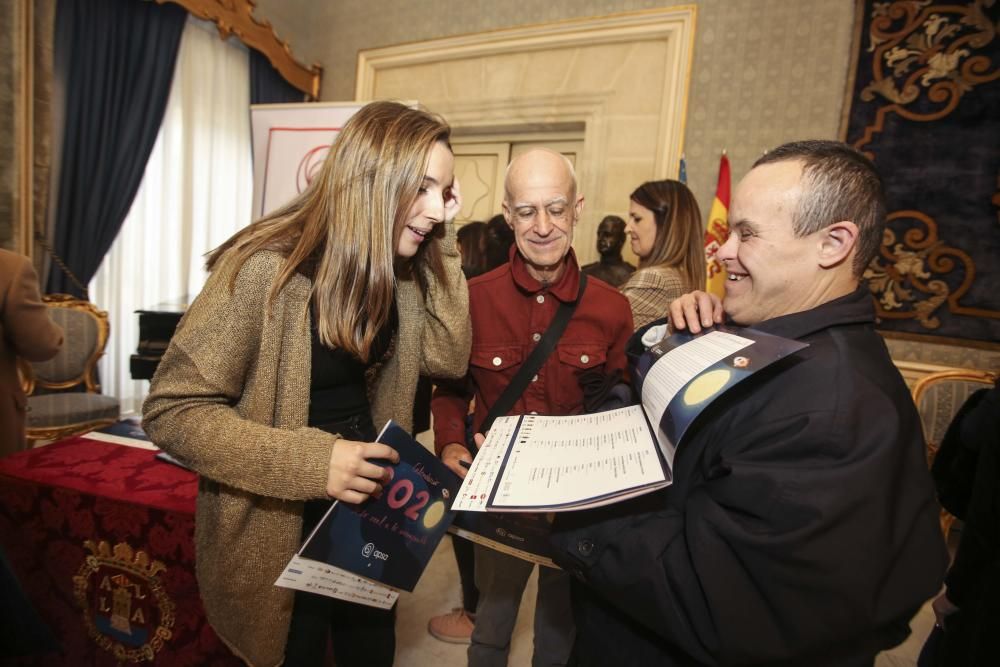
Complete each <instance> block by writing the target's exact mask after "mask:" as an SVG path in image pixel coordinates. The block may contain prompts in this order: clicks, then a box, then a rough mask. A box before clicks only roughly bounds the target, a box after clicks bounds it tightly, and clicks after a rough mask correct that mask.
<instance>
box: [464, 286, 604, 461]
mask: <svg viewBox="0 0 1000 667" xmlns="http://www.w3.org/2000/svg"><path fill="white" fill-rule="evenodd" d="M586 288H587V276H585V275H584V274H582V273H581V274H580V290H579V292H577V295H576V301H573V302H572V303H560V304H559V309H558V310H557V311H556V315H555V317H553V318H552V323H551V324H549V328H548V329H546V330H545V333H544V334H542V338H541V340H539V341H538V345H536V346H535V348H534V349H533V350H532V351H531V354H529V355H528V358H527V359H525V361H524V363H523V364H521V368H519V369H518V371H517V373H515V374H514V377H513V378H512V379H511V381H510V384H508V385H507V386H506V387H505V388H504V390H503V393H501V394H500V397H499V398H498V399H497V400H496V402H495V403H493V407H491V408H490V411H489V412H488V413H487V415H486V419H485V420H484V421H483V423H482V425H481V426H480V427H479V431H480V432H481V433H485V432H486V431H488V430H490V427H491V426H493V421H494V420H495V419H496V418H497V417H500V416H502V415H505V414H507V413H508V412H509V411H510V409H511V408H512V407H514V403H516V402H517V399H518V398H520V397H521V394H523V393H524V390H525V389H526V388H527V387H528V383H529V382H531V378H533V377H534V376H535V374H536V373H538V370H539V369H540V368H541V367H542V364H544V363H545V360H546V359H548V358H549V355H550V354H552V351H553V350H555V349H556V343H558V342H559V337H560V336H562V334H563V331H565V330H566V325H567V324H569V321H570V318H572V317H573V311H575V310H576V306H577V304H579V303H580V300H581V299H582V298H583V291H584V290H585V289H586ZM473 446H475V445H474V443H473Z"/></svg>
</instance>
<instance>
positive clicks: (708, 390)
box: [684, 368, 732, 405]
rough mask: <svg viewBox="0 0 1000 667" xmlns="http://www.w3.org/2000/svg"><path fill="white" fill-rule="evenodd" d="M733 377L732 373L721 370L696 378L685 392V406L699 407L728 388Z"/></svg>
mask: <svg viewBox="0 0 1000 667" xmlns="http://www.w3.org/2000/svg"><path fill="white" fill-rule="evenodd" d="M731 375H732V372H731V371H728V370H726V369H724V368H721V369H719V370H715V371H709V372H707V373H705V374H704V375H702V376H701V377H697V378H695V379H694V381H692V382H691V384H690V385H689V386H688V388H687V391H685V392H684V405H697V404H698V403H701V402H702V401H707V400H708V399H710V398H712V397H713V396H715V395H716V394H717V393H718V392H719V390H720V389H722V388H723V387H725V386H726V383H727V382H729V378H730V376H731Z"/></svg>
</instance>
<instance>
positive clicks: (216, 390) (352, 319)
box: [143, 102, 470, 667]
mask: <svg viewBox="0 0 1000 667" xmlns="http://www.w3.org/2000/svg"><path fill="white" fill-rule="evenodd" d="M449 132H450V130H449V127H448V126H447V125H446V124H445V123H444V121H442V120H441V119H440V118H437V117H435V116H432V115H430V114H428V113H426V112H424V111H420V110H415V109H411V108H408V107H406V106H404V105H401V104H396V103H392V102H375V103H372V104H369V105H367V106H365V107H363V108H362V109H361V110H359V111H358V112H357V113H356V114H355V115H354V116H353V117H352V118H351V119H350V120H349V121H348V122H347V123H346V125H345V126H344V128H343V130H342V131H341V133H340V135H339V136H338V137H337V139H336V141H335V142H334V144H333V145H332V146H331V147H330V153H329V155H328V156H327V158H326V161H325V162H324V165H323V167H322V169H321V171H320V173H319V174H318V176H317V177H316V178H315V180H313V182H312V183H311V184H310V185H309V187H308V188H307V189H306V191H305V192H303V193H302V194H301V195H300V196H298V197H297V198H296V199H295V200H293V201H292V202H291V203H289V204H287V205H286V206H285V207H284V208H282V209H280V210H278V211H277V212H275V213H272V214H269V215H268V216H266V217H265V218H263V219H262V220H259V221H257V222H255V223H254V224H252V225H250V226H249V227H247V228H246V229H244V230H242V231H240V232H238V233H237V234H235V235H234V236H233V237H232V238H230V239H229V240H228V241H226V242H225V243H224V244H223V245H222V246H220V247H219V248H218V249H216V250H215V251H213V252H212V253H211V254H210V256H209V258H208V269H209V271H210V272H211V274H210V276H209V278H208V281H207V283H206V284H205V287H204V289H203V290H202V292H201V294H200V295H199V296H198V298H197V299H196V300H195V301H194V303H192V304H191V307H190V308H189V309H188V311H187V314H186V315H185V317H184V319H183V320H182V322H181V324H180V326H179V327H178V329H177V332H176V334H175V335H174V337H173V338H172V340H171V343H170V347H169V349H168V350H167V352H166V354H165V355H164V357H163V361H162V362H161V363H160V366H159V369H158V370H157V372H156V375H155V377H154V378H153V382H152V386H151V388H150V394H149V397H148V398H147V399H146V402H145V405H144V410H143V413H144V421H143V427H144V428H145V429H146V432H147V433H148V434H149V436H150V438H151V439H152V441H153V442H154V443H156V444H157V445H158V446H160V447H162V448H163V449H165V450H166V451H168V452H169V453H171V454H173V455H175V456H176V457H178V458H179V459H181V460H183V461H184V462H185V463H186V464H188V465H189V466H190V467H191V468H193V469H194V470H195V471H197V472H198V474H199V475H200V481H199V490H198V503H197V516H196V523H195V544H196V549H197V570H198V584H199V588H200V592H201V596H202V599H203V601H204V604H205V611H206V614H207V617H208V620H209V621H210V623H211V624H212V626H213V627H214V628H215V630H216V632H217V633H218V635H219V636H220V637H221V638H222V639H223V640H224V641H225V642H226V643H227V644H228V645H229V646H230V648H232V650H233V651H234V652H235V653H236V655H238V656H239V657H240V658H242V659H243V660H245V661H247V662H248V663H249V664H251V665H266V666H271V665H277V664H281V663H282V661H283V660H284V664H285V665H290V666H297V665H307V664H308V665H320V664H323V660H324V657H325V655H326V650H327V642H328V637H329V635H330V634H331V632H332V636H333V650H334V657H335V659H336V663H337V665H338V666H340V667H350V666H352V665H391V664H392V661H393V655H394V650H395V629H394V622H395V616H394V612H393V611H383V610H378V609H374V608H370V607H363V606H360V605H355V604H350V603H347V602H342V601H339V600H333V599H331V598H326V597H321V596H318V595H314V594H309V593H294V594H293V592H292V591H290V590H288V589H285V588H278V587H276V586H275V585H274V582H275V581H276V579H277V578H278V575H279V574H280V573H281V572H282V570H283V569H284V567H285V565H286V564H287V563H288V560H289V559H290V558H291V557H292V555H293V554H295V552H296V551H297V550H298V548H299V545H300V544H301V542H302V538H303V534H304V532H305V531H308V530H309V529H310V528H311V527H312V525H313V524H315V523H316V522H317V521H318V519H319V518H320V517H321V515H322V513H323V511H324V510H325V509H326V508H327V507H329V501H330V499H337V500H343V501H345V502H347V503H360V502H363V501H364V500H366V499H367V498H368V497H369V496H371V495H372V494H378V493H380V492H381V488H382V484H384V483H385V482H386V481H387V480H388V475H387V473H386V472H385V470H384V468H383V467H382V466H380V465H377V464H376V463H373V462H372V461H373V460H374V461H383V462H385V461H388V462H396V461H397V460H398V455H397V454H396V452H395V451H394V450H392V449H391V448H389V447H388V446H386V445H382V444H378V443H373V442H372V440H374V438H375V435H376V431H375V427H374V424H378V425H379V426H381V425H382V424H383V423H385V422H386V421H387V420H388V419H389V418H390V417H391V418H392V419H395V420H396V421H397V422H399V423H400V424H401V425H402V426H403V428H405V429H407V430H409V429H410V422H411V415H412V409H413V393H414V389H415V386H416V383H417V376H418V375H419V374H420V373H426V374H427V375H431V376H438V377H461V376H462V375H463V374H464V372H465V360H466V359H467V358H468V355H469V345H470V329H469V321H468V312H469V309H468V294H467V292H466V288H465V281H464V280H462V278H461V273H460V272H461V267H460V264H459V257H458V252H457V250H456V247H455V236H454V229H453V220H454V217H455V215H456V214H457V212H458V210H459V208H460V204H461V201H460V196H459V191H458V183H457V182H456V181H455V180H454V173H453V169H454V157H453V156H452V152H451V148H450V146H449V144H448V139H449ZM442 223H443V224H442ZM286 641H287V649H286Z"/></svg>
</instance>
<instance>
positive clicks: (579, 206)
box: [573, 195, 583, 227]
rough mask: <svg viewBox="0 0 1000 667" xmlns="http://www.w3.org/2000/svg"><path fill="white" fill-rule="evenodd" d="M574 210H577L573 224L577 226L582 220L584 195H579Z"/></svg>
mask: <svg viewBox="0 0 1000 667" xmlns="http://www.w3.org/2000/svg"><path fill="white" fill-rule="evenodd" d="M573 210H574V212H575V215H574V216H573V226H574V227H576V223H578V222H580V214H581V213H583V195H579V196H577V198H576V203H575V204H573Z"/></svg>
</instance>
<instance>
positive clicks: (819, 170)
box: [753, 140, 886, 278]
mask: <svg viewBox="0 0 1000 667" xmlns="http://www.w3.org/2000/svg"><path fill="white" fill-rule="evenodd" d="M786 161H794V162H800V163H801V164H802V185H803V187H802V193H801V194H800V195H799V201H798V204H797V205H796V209H795V212H794V213H793V214H792V227H793V229H794V230H795V235H796V236H806V235H808V234H812V233H814V232H817V231H819V230H821V229H825V228H826V227H828V226H830V225H832V224H833V223H835V222H839V221H841V220H850V221H851V222H853V223H854V224H855V225H857V227H858V243H857V246H856V250H855V255H854V262H853V264H852V266H851V269H852V272H853V273H854V276H855V277H857V278H860V277H861V275H862V274H863V273H864V271H865V268H867V266H868V265H869V264H870V263H871V261H872V260H873V259H874V258H875V256H876V255H877V254H878V250H879V247H880V246H881V245H882V235H883V232H884V230H885V213H886V211H885V193H884V189H883V186H882V179H881V177H880V176H879V174H878V171H877V170H876V169H875V165H874V164H873V163H872V161H871V160H869V159H868V158H867V157H866V156H865V155H864V154H863V153H861V152H860V151H858V150H856V149H854V148H852V147H851V146H848V145H847V144H845V143H842V142H839V141H824V140H810V141H793V142H791V143H787V144H782V145H781V146H778V147H777V148H775V149H774V150H772V151H769V152H767V153H765V154H764V155H763V156H761V157H760V158H759V159H758V160H757V161H756V162H754V164H753V166H754V167H758V166H760V165H762V164H772V163H775V162H786Z"/></svg>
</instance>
